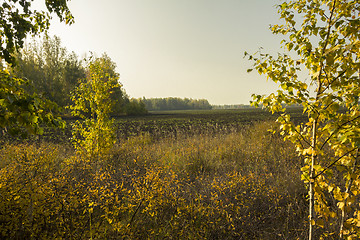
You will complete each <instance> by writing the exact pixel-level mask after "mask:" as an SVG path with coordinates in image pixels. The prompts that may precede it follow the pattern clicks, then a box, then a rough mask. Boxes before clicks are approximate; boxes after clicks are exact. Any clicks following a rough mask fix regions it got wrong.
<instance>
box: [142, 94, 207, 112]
mask: <svg viewBox="0 0 360 240" xmlns="http://www.w3.org/2000/svg"><path fill="white" fill-rule="evenodd" d="M142 101H143V102H144V104H145V106H146V109H148V110H149V111H159V110H160V111H161V110H190V109H211V105H210V103H209V102H208V101H207V100H206V99H199V100H197V99H191V98H183V99H182V98H174V97H169V98H149V99H146V98H143V99H142Z"/></svg>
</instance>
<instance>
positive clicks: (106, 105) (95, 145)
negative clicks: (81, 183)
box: [70, 55, 120, 158]
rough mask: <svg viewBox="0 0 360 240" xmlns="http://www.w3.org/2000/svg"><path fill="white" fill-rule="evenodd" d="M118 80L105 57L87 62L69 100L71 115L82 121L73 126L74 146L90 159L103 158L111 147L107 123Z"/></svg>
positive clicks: (110, 122) (112, 135) (112, 136)
mask: <svg viewBox="0 0 360 240" xmlns="http://www.w3.org/2000/svg"><path fill="white" fill-rule="evenodd" d="M118 78H119V76H118V74H117V73H114V72H113V67H112V65H111V64H109V58H108V57H107V56H106V55H104V56H103V57H100V58H95V59H90V61H89V64H88V72H87V77H86V79H84V80H82V81H81V82H80V83H79V86H78V87H77V88H76V90H75V92H74V95H73V96H72V100H73V102H74V104H73V105H72V106H70V109H71V110H72V115H73V116H74V117H80V118H81V119H82V121H80V120H77V121H76V122H75V123H73V142H74V146H75V148H76V149H77V150H78V151H79V152H82V153H84V154H86V155H88V156H90V158H92V157H99V156H100V155H101V154H105V153H106V152H107V151H108V150H109V149H110V148H111V147H112V145H113V144H114V138H115V136H114V129H113V120H111V119H110V113H111V110H112V108H113V104H114V103H113V101H112V99H111V97H110V96H111V94H112V91H113V90H114V89H116V88H120V84H119V83H118Z"/></svg>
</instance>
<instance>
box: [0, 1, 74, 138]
mask: <svg viewBox="0 0 360 240" xmlns="http://www.w3.org/2000/svg"><path fill="white" fill-rule="evenodd" d="M31 3H32V1H26V0H22V1H17V0H5V1H4V2H3V3H2V4H1V5H0V19H1V20H0V36H1V37H0V62H1V65H2V62H3V60H5V62H6V63H7V64H8V65H15V64H16V61H15V58H14V56H13V55H12V54H14V53H15V52H16V51H17V50H19V49H20V48H21V47H22V46H23V44H24V38H25V37H26V36H27V34H28V33H31V34H33V35H36V34H39V33H40V32H43V31H44V30H46V29H47V28H48V26H49V18H50V16H49V15H48V13H46V12H44V11H36V10H33V9H32V8H31ZM46 6H47V9H48V11H49V13H56V14H57V16H58V17H59V18H60V20H61V21H65V22H66V23H69V24H71V23H72V22H73V17H72V15H71V13H70V11H69V9H68V7H67V3H66V1H46ZM0 71H1V72H0V114H1V118H0V127H2V128H10V130H11V131H10V132H11V133H18V132H19V131H18V128H19V127H22V126H24V127H26V129H27V130H28V131H27V133H41V130H40V129H41V128H40V126H39V124H40V123H41V122H51V123H54V124H55V125H58V124H59V123H60V121H59V119H56V118H55V117H54V116H53V115H52V109H53V108H54V106H53V104H52V103H50V102H49V101H47V100H43V99H42V98H40V97H37V96H34V95H30V94H26V93H25V92H24V91H22V90H21V89H20V87H21V86H22V85H23V83H24V81H23V80H20V79H19V78H16V77H14V76H13V75H11V74H10V73H9V72H8V71H4V70H3V66H2V68H1V69H0ZM39 119H40V120H44V121H38V120H39Z"/></svg>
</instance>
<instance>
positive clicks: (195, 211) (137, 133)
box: [0, 109, 308, 239]
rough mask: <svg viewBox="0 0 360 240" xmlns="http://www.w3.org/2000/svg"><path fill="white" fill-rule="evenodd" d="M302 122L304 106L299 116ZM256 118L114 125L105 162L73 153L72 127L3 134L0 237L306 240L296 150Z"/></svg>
mask: <svg viewBox="0 0 360 240" xmlns="http://www.w3.org/2000/svg"><path fill="white" fill-rule="evenodd" d="M292 114H293V117H294V118H295V119H297V120H298V121H301V119H302V118H303V117H302V115H301V111H300V110H299V109H295V110H293V113H292ZM274 119H275V116H272V115H271V114H269V113H267V112H264V111H262V110H260V109H241V110H203V111H177V112H151V113H150V114H149V115H146V116H138V117H119V118H117V119H116V123H115V124H116V132H117V141H116V144H115V146H114V147H113V149H111V151H110V153H109V154H106V155H103V156H100V157H97V158H96V159H94V158H93V159H89V158H86V157H84V156H79V155H78V154H76V152H75V150H74V149H73V148H72V145H71V141H70V138H71V130H70V129H69V128H67V129H65V131H60V130H56V131H55V130H51V129H47V131H45V134H44V136H41V137H32V138H30V139H27V140H21V139H14V138H10V137H6V136H3V138H2V142H1V149H0V236H1V239H304V238H306V235H307V227H308V226H307V224H306V220H307V202H306V195H307V190H306V188H305V186H304V183H303V182H302V181H301V180H300V168H301V164H302V161H301V159H300V158H299V156H298V155H297V154H296V153H295V149H294V146H293V145H292V144H291V143H290V142H285V141H284V140H283V139H282V138H281V136H279V135H277V134H272V133H270V132H269V131H268V129H270V128H274V127H276V123H275V121H274Z"/></svg>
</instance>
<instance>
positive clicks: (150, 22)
mask: <svg viewBox="0 0 360 240" xmlns="http://www.w3.org/2000/svg"><path fill="white" fill-rule="evenodd" d="M42 2H44V1H43V0H42V1H41V0H36V1H35V2H34V7H41V4H42ZM279 3H280V2H279V1H278V0H102V1H99V0H72V1H69V2H68V5H69V8H70V10H71V12H72V14H73V15H74V17H75V24H73V25H71V26H68V25H65V24H64V23H60V22H59V20H58V19H57V18H55V17H54V19H53V20H52V22H51V26H50V31H49V33H50V35H56V36H58V37H60V39H61V42H62V45H63V46H64V47H66V48H67V49H68V51H74V52H75V53H77V54H78V55H79V56H84V55H85V54H86V53H88V52H89V51H91V52H93V53H96V55H98V56H101V55H102V54H103V53H106V54H107V55H108V56H110V58H111V59H112V60H113V61H114V62H115V63H116V65H117V71H118V73H120V82H121V83H122V85H123V88H124V89H125V91H126V92H127V94H128V95H129V96H130V97H134V98H142V97H146V98H155V97H180V98H185V97H187V98H193V99H207V100H208V101H209V102H210V104H213V105H223V104H249V101H250V100H251V94H253V93H255V94H269V93H271V92H273V91H276V89H277V86H276V85H275V84H274V83H272V82H267V81H266V78H265V77H263V76H260V75H258V74H257V73H255V72H252V73H250V74H249V73H247V71H246V70H247V69H248V68H249V67H251V62H250V61H248V60H247V59H244V52H245V51H247V52H249V53H255V52H256V51H258V49H259V48H260V47H262V50H261V51H263V52H264V53H265V52H266V53H270V54H276V53H277V52H281V51H282V49H281V48H280V41H281V37H280V36H276V35H273V34H272V33H271V31H270V30H269V25H270V24H277V23H280V20H279V15H278V13H277V9H276V7H275V6H276V5H277V4H279Z"/></svg>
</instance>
